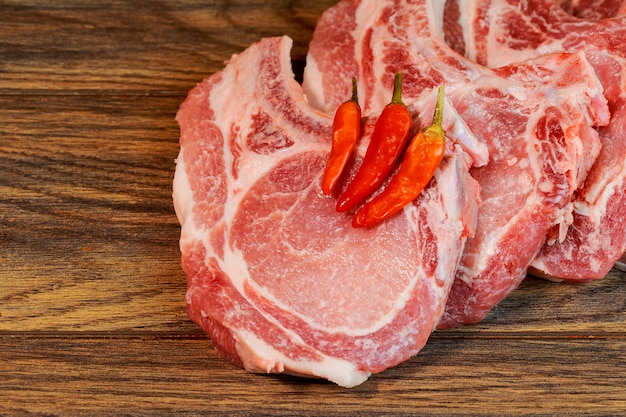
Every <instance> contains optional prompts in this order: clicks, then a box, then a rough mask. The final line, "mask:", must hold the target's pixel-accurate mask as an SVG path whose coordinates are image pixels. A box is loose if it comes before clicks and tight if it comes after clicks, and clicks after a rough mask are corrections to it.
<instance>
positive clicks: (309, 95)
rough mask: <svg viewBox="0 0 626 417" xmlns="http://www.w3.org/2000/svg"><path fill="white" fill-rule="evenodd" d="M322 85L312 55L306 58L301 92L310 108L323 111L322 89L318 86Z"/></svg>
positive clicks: (320, 76) (320, 75)
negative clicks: (303, 93)
mask: <svg viewBox="0 0 626 417" xmlns="http://www.w3.org/2000/svg"><path fill="white" fill-rule="evenodd" d="M322 85H324V84H323V80H322V74H321V73H320V70H319V67H318V66H317V61H315V58H314V57H313V55H312V54H308V55H307V57H306V66H305V67H304V77H303V81H302V90H303V91H304V92H305V95H306V99H307V101H308V103H309V104H310V105H311V107H314V108H316V109H323V108H324V107H325V104H324V89H323V88H320V86H322Z"/></svg>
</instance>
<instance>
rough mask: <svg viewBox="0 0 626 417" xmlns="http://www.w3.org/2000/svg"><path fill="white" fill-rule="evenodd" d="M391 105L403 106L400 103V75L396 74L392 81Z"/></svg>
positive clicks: (399, 73)
mask: <svg viewBox="0 0 626 417" xmlns="http://www.w3.org/2000/svg"><path fill="white" fill-rule="evenodd" d="M391 103H393V104H404V102H403V101H402V73H401V72H397V73H396V76H395V77H394V79H393V93H392V95H391Z"/></svg>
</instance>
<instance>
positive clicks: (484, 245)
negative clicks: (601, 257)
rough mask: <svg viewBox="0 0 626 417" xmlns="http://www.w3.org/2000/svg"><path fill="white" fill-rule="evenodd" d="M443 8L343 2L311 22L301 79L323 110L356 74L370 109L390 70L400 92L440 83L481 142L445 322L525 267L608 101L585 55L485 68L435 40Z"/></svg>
mask: <svg viewBox="0 0 626 417" xmlns="http://www.w3.org/2000/svg"><path fill="white" fill-rule="evenodd" d="M443 7H444V2H442V1H439V0H414V1H406V2H405V1H400V0H397V1H396V0H385V1H375V0H362V1H359V0H344V1H342V2H340V3H339V4H338V5H337V6H335V7H334V8H331V9H330V10H329V11H328V12H326V13H325V14H324V15H323V16H322V17H321V19H320V20H319V21H318V25H317V27H316V30H315V33H314V36H313V40H312V42H311V44H310V48H309V55H308V57H307V66H306V68H305V73H304V82H303V87H304V89H305V93H306V94H307V96H308V97H309V98H310V100H311V103H313V104H314V105H316V106H318V107H319V108H320V109H323V110H325V111H331V110H332V109H334V108H336V106H338V104H339V103H340V102H341V101H342V100H343V98H344V97H345V96H346V94H348V92H349V89H350V84H349V81H350V78H351V77H352V76H356V77H357V79H358V80H359V89H360V90H359V91H360V92H362V96H363V99H364V104H363V108H364V110H365V111H366V112H368V111H370V112H376V111H379V110H380V109H381V108H382V106H383V105H384V104H385V103H386V101H387V100H388V97H389V95H390V91H391V88H392V81H393V76H394V73H395V72H397V71H402V72H403V73H404V80H405V88H404V97H405V101H406V102H407V103H412V101H413V100H415V99H417V98H419V97H420V96H421V94H422V92H423V91H424V90H426V89H429V88H432V86H434V85H437V84H439V83H444V84H445V85H446V92H447V95H448V97H449V99H450V100H451V101H452V103H453V104H454V106H455V107H456V109H457V111H458V112H459V114H460V115H461V117H462V118H463V119H464V120H465V122H466V123H467V125H468V126H469V128H470V129H471V130H472V132H473V133H474V134H475V135H476V136H477V137H478V138H479V139H480V140H482V141H483V142H484V143H485V144H486V145H487V146H488V148H489V153H490V161H489V164H488V165H486V166H484V167H479V168H473V169H472V175H473V176H474V177H475V178H476V179H477V180H478V182H479V183H480V185H481V188H482V194H481V197H482V201H483V202H482V205H481V207H480V209H479V214H478V216H479V217H478V227H477V231H476V236H475V237H474V238H472V239H469V240H468V242H467V244H466V247H465V252H464V254H463V257H462V259H461V261H460V265H459V267H458V270H457V274H456V279H455V282H454V285H453V287H452V290H451V294H450V297H449V301H448V303H447V306H446V311H445V314H444V316H443V318H442V320H441V322H440V323H439V325H438V326H439V327H451V326H455V325H458V324H461V323H468V322H477V321H479V320H481V319H482V318H483V317H484V316H485V315H486V314H487V312H488V311H489V310H490V309H491V308H492V307H493V306H494V305H496V304H497V303H498V302H499V301H500V300H502V299H503V298H504V297H505V296H506V295H507V294H508V293H509V292H510V291H512V290H513V289H514V288H515V287H517V285H518V284H519V282H520V281H521V280H522V279H523V278H524V276H525V274H526V271H527V269H528V267H529V264H530V262H531V261H532V260H533V259H534V257H535V255H536V254H537V252H538V251H539V250H540V248H541V247H542V246H543V244H544V242H545V239H546V236H547V234H548V232H549V231H550V229H551V228H552V227H553V226H554V225H555V224H558V223H559V222H560V221H562V218H563V216H564V210H565V209H566V207H567V206H568V203H569V202H570V199H571V196H572V193H573V192H574V190H575V189H576V188H577V187H579V186H580V185H581V183H582V180H583V179H584V178H585V176H586V174H587V171H588V169H589V167H590V166H591V164H592V163H593V161H594V159H595V157H596V155H597V153H598V148H599V142H598V134H597V132H596V131H595V130H594V129H592V127H591V125H592V124H595V125H599V124H606V122H607V115H608V110H607V108H606V102H605V101H604V97H603V96H602V90H601V86H600V84H599V82H598V79H597V77H596V75H595V73H594V72H593V70H592V68H591V66H590V65H589V63H588V61H587V60H586V59H585V56H584V55H583V54H580V53H577V54H555V55H552V56H548V57H545V58H542V59H541V60H536V61H533V62H526V63H523V64H519V65H511V66H507V67H503V68H500V69H498V70H495V71H494V70H489V69H487V68H485V67H483V66H481V65H477V64H475V63H473V62H471V61H469V60H467V59H465V58H463V57H461V56H460V55H458V54H457V53H455V52H454V51H453V50H452V49H451V48H450V47H449V46H448V45H446V43H445V42H444V41H443V39H442V37H441V35H440V34H441V16H442V14H443ZM338 19H339V20H338ZM328 45H332V46H333V47H330V48H329V47H328Z"/></svg>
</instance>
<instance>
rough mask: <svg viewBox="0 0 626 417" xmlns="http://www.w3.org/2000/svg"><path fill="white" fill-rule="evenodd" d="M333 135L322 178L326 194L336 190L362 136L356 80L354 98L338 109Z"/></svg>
mask: <svg viewBox="0 0 626 417" xmlns="http://www.w3.org/2000/svg"><path fill="white" fill-rule="evenodd" d="M332 135H333V138H332V145H331V149H330V155H329V156H328V161H327V162H326V169H325V170H324V175H323V176H322V192H323V193H324V194H330V193H331V192H332V191H333V188H335V184H337V180H338V179H339V177H340V176H341V173H342V172H343V170H344V168H345V166H346V163H347V162H348V159H349V158H350V155H351V154H352V149H354V145H355V144H356V141H357V140H358V139H359V137H360V135H361V107H359V101H358V97H357V89H356V78H352V98H351V99H350V100H348V101H346V102H345V103H343V104H342V105H341V106H339V108H337V112H336V113H335V119H334V120H333V130H332Z"/></svg>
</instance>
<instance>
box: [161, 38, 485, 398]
mask: <svg viewBox="0 0 626 417" xmlns="http://www.w3.org/2000/svg"><path fill="white" fill-rule="evenodd" d="M291 44H292V43H291V39H289V38H287V37H282V38H268V39H263V40H261V41H260V42H258V43H257V44H254V45H252V46H250V47H249V48H248V49H247V50H246V51H244V52H243V53H241V54H239V55H234V56H233V57H232V59H231V60H230V61H229V62H228V63H227V65H226V67H225V69H224V70H223V71H221V72H219V73H216V74H214V75H212V76H211V77H210V78H208V79H206V80H205V81H203V82H202V83H200V84H199V85H197V86H196V87H195V88H193V89H192V90H191V91H190V93H189V95H188V97H187V99H186V100H185V101H184V103H183V104H182V105H181V108H180V110H179V112H178V114H177V120H178V122H179V125H180V132H181V136H180V154H179V156H178V158H177V160H176V173H175V178H174V189H173V198H174V205H175V209H176V214H177V216H178V219H179V221H180V224H181V238H180V249H181V252H182V266H183V269H184V271H185V273H186V275H187V280H188V291H187V310H188V314H189V316H190V317H191V319H193V320H194V321H195V322H196V323H197V324H198V325H200V326H201V327H202V328H203V329H204V330H205V331H206V332H207V333H208V334H209V336H210V337H211V340H212V342H213V344H214V346H215V348H216V349H217V351H218V352H219V354H220V355H221V356H223V357H224V358H226V359H227V360H229V361H230V362H232V363H234V364H236V365H238V366H241V367H243V368H245V369H247V370H249V371H252V372H260V373H270V372H271V373H281V372H284V373H290V374H295V375H301V376H311V377H321V378H326V379H328V380H330V381H334V382H335V383H337V384H339V385H342V386H346V387H351V386H355V385H357V384H360V383H362V382H363V381H365V380H366V379H367V378H368V377H369V376H370V374H371V373H376V372H381V371H383V370H385V369H386V368H388V367H391V366H394V365H396V364H398V363H400V362H402V361H404V360H406V359H408V358H409V357H411V356H413V355H415V354H416V353H417V352H418V351H419V350H420V349H421V348H422V347H423V346H424V344H425V343H426V341H427V339H428V337H429V335H430V333H431V332H432V330H433V329H434V327H435V325H436V324H437V321H438V320H439V318H440V316H441V315H442V313H443V310H444V306H445V301H446V297H447V294H448V292H449V289H450V286H451V284H452V281H453V280H454V271H455V268H456V265H457V263H458V259H459V257H460V254H461V252H462V250H463V245H464V242H465V240H466V236H467V235H470V234H471V233H472V232H473V230H474V228H475V222H476V212H477V198H478V194H479V190H478V186H477V183H476V182H475V181H474V180H473V178H472V177H471V176H470V175H469V165H470V163H471V158H470V157H469V156H468V155H469V154H468V153H466V152H465V151H464V150H462V148H461V147H460V146H456V145H453V142H452V141H449V148H448V149H447V152H446V156H445V158H444V162H443V163H442V165H441V166H440V167H439V169H438V170H437V172H436V174H435V176H434V179H433V181H432V182H431V184H430V185H429V187H428V188H427V189H426V190H425V192H424V193H422V195H421V196H420V197H419V199H417V200H416V201H414V202H413V204H410V205H409V206H407V207H406V208H405V209H404V210H403V211H402V212H401V213H398V215H396V216H394V217H392V218H390V219H389V220H388V221H385V222H383V223H381V224H380V225H378V226H376V227H372V228H367V229H354V228H353V227H352V226H351V216H350V215H349V214H339V213H337V212H336V211H335V203H336V199H335V198H334V197H333V196H326V195H324V194H323V193H322V191H321V186H320V181H321V174H322V170H323V169H324V165H325V162H326V157H327V155H328V152H329V151H330V137H331V135H330V130H331V123H332V117H331V115H327V114H324V113H321V112H319V111H316V110H313V109H312V108H311V107H310V106H309V105H308V104H307V102H306V100H305V98H304V95H303V94H302V90H301V88H300V85H299V84H298V83H297V82H296V81H295V80H294V78H293V73H292V69H291V61H290V56H289V54H290V50H291ZM435 97H436V96H433V98H435ZM431 117H432V115H431ZM375 119H376V117H375V116H372V117H371V118H370V121H369V122H368V125H367V126H366V127H365V129H364V131H365V134H364V135H365V136H364V137H363V141H365V143H366V142H367V141H368V140H369V139H368V137H367V135H368V134H370V133H371V130H372V129H371V125H372V124H373V122H374V121H375ZM358 159H360V156H358V157H357V158H355V160H358ZM355 163H356V162H355ZM355 169H356V168H354V167H353V168H352V171H354V170H355ZM344 186H345V185H344Z"/></svg>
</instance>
